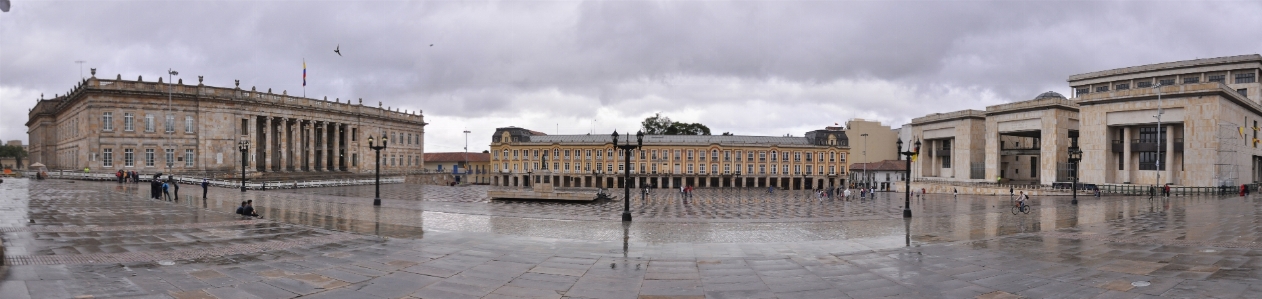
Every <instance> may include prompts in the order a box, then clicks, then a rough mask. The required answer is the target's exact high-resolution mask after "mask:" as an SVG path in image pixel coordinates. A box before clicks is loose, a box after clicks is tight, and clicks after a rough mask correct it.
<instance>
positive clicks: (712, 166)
mask: <svg viewBox="0 0 1262 299" xmlns="http://www.w3.org/2000/svg"><path fill="white" fill-rule="evenodd" d="M710 173H719V164H710Z"/></svg>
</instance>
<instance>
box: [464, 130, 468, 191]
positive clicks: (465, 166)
mask: <svg viewBox="0 0 1262 299" xmlns="http://www.w3.org/2000/svg"><path fill="white" fill-rule="evenodd" d="M464 168H465V173H468V172H469V130H464ZM465 181H466V183H467V181H468V178H466V179H465Z"/></svg>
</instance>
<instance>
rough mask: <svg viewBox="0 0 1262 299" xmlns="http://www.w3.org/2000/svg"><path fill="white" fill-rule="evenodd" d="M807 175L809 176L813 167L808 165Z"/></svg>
mask: <svg viewBox="0 0 1262 299" xmlns="http://www.w3.org/2000/svg"><path fill="white" fill-rule="evenodd" d="M806 173H807V174H810V173H811V165H806Z"/></svg>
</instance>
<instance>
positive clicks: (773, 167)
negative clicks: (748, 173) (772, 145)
mask: <svg viewBox="0 0 1262 299" xmlns="http://www.w3.org/2000/svg"><path fill="white" fill-rule="evenodd" d="M771 174H776V166H775V165H771Z"/></svg>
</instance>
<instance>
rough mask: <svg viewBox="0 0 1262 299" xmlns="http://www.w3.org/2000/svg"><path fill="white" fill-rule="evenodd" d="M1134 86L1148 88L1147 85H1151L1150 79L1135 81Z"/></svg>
mask: <svg viewBox="0 0 1262 299" xmlns="http://www.w3.org/2000/svg"><path fill="white" fill-rule="evenodd" d="M1135 87H1138V88H1149V87H1152V81H1148V80H1144V81H1135Z"/></svg>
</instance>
